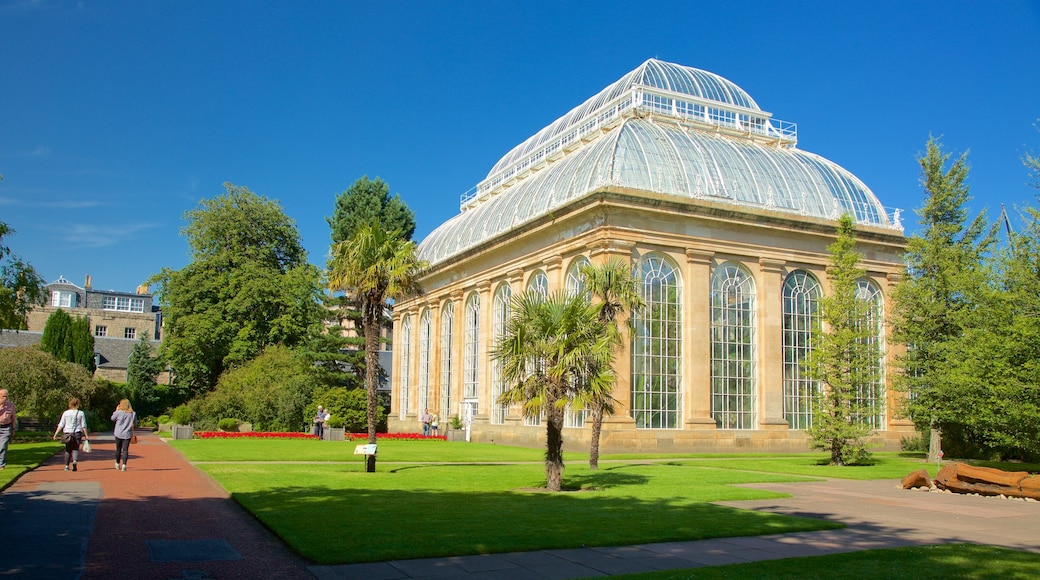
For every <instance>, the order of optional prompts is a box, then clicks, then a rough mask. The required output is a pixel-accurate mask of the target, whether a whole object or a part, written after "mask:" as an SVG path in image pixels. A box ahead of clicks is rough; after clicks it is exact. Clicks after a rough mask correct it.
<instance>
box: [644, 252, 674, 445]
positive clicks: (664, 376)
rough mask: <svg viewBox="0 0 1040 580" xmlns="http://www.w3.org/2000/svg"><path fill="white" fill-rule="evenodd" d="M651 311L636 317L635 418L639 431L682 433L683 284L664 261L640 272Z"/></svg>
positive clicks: (651, 260)
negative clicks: (667, 430) (674, 430)
mask: <svg viewBox="0 0 1040 580" xmlns="http://www.w3.org/2000/svg"><path fill="white" fill-rule="evenodd" d="M636 275H637V276H638V281H639V283H640V292H641V295H642V298H643V300H644V301H645V302H646V308H644V309H642V310H641V311H640V312H636V313H634V314H633V324H634V325H635V332H634V333H633V334H632V418H633V419H635V421H636V427H637V428H639V429H678V428H679V426H680V419H681V417H682V282H681V280H680V278H679V270H678V269H677V268H676V267H675V266H673V265H672V263H671V262H670V261H668V260H667V259H666V258H664V257H663V256H657V255H649V256H647V257H645V258H643V260H642V261H641V262H640V264H639V269H638V271H637V274H636Z"/></svg>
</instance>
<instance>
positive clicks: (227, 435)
mask: <svg viewBox="0 0 1040 580" xmlns="http://www.w3.org/2000/svg"><path fill="white" fill-rule="evenodd" d="M195 437H196V438H198V439H247V438H248V439H317V438H318V436H317V435H311V434H310V433H288V432H286V433H281V432H274V431H249V432H245V433H239V432H235V431H231V432H225V431H199V432H198V433H195Z"/></svg>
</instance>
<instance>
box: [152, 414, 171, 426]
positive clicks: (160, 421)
mask: <svg viewBox="0 0 1040 580" xmlns="http://www.w3.org/2000/svg"><path fill="white" fill-rule="evenodd" d="M171 421H172V419H170V416H169V415H159V418H158V419H156V420H155V423H156V424H157V425H165V424H167V423H169V422H171Z"/></svg>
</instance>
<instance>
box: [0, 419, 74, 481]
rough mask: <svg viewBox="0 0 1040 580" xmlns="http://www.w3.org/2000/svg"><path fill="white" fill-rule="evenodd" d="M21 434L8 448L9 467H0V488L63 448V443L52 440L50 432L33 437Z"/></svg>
mask: <svg viewBox="0 0 1040 580" xmlns="http://www.w3.org/2000/svg"><path fill="white" fill-rule="evenodd" d="M20 435H21V434H19V437H17V438H16V439H15V440H14V441H12V442H11V444H10V446H8V448H7V469H0V490H2V489H5V488H6V487H7V486H9V485H11V482H12V481H14V480H15V479H18V476H19V475H21V474H23V473H25V472H26V471H29V470H30V469H34V468H36V466H38V465H39V464H41V463H43V462H44V461H45V460H46V459H47V458H48V457H50V456H52V455H54V454H55V453H57V452H59V451H61V449H62V445H61V443H58V442H57V441H51V439H50V434H49V433H48V434H47V437H46V438H41V437H34V438H32V439H25V438H23V437H21V436H20Z"/></svg>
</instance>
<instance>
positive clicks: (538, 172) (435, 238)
mask: <svg viewBox="0 0 1040 580" xmlns="http://www.w3.org/2000/svg"><path fill="white" fill-rule="evenodd" d="M646 83H651V84H646ZM582 127H586V130H585V131H584V132H583V131H582V130H581V129H582ZM571 134H573V135H574V137H573V138H571V139H566V137H567V136H568V135H571ZM794 134H795V133H794V129H793V127H792V126H790V125H789V124H787V125H785V124H783V123H782V122H779V121H775V120H772V119H771V118H770V116H769V114H768V113H764V112H762V111H761V110H760V109H759V108H758V105H757V104H756V103H755V102H754V100H752V99H751V97H750V96H749V95H748V94H747V93H745V92H744V91H743V90H742V89H740V88H739V87H737V86H736V85H734V84H733V83H731V82H729V81H727V80H725V79H723V78H722V77H719V76H717V75H713V74H711V73H706V72H704V71H700V70H697V69H692V68H688V67H682V66H680V65H675V64H671V63H664V62H661V61H657V60H649V61H647V62H645V63H643V64H642V65H641V66H640V67H639V68H637V69H636V70H634V71H632V72H631V73H629V74H627V75H625V77H624V78H622V79H621V80H619V81H618V82H616V83H614V84H612V85H610V86H609V87H607V88H606V89H604V90H603V91H601V92H600V93H599V94H598V95H596V96H595V97H593V98H592V99H589V100H588V101H586V102H585V103H584V104H582V105H581V106H580V107H577V108H576V109H574V110H572V111H571V112H569V113H568V114H567V115H565V116H564V117H561V118H560V119H559V120H557V121H556V122H554V123H553V124H551V125H549V126H548V127H546V128H545V129H543V130H542V131H539V132H538V133H537V134H536V135H534V136H533V137H531V138H530V139H528V140H527V141H525V142H524V143H523V144H521V145H520V146H518V147H516V148H514V149H513V151H511V152H510V153H509V154H507V155H506V156H505V157H503V158H502V160H500V161H499V162H498V164H496V165H495V167H494V168H493V169H492V170H491V172H490V173H489V174H488V175H489V177H488V179H486V180H485V181H484V182H482V183H481V184H480V186H478V193H477V194H476V195H474V196H471V197H468V198H464V200H463V211H462V213H461V214H459V215H457V216H455V217H454V218H452V219H450V220H448V221H447V222H445V223H444V224H442V225H441V226H439V227H438V228H437V229H435V230H434V231H433V232H431V233H430V235H429V236H427V237H426V238H425V239H424V240H423V241H422V243H421V244H420V245H419V254H420V257H422V258H423V259H425V260H428V261H429V262H430V263H431V264H436V263H438V262H440V261H443V260H445V259H447V258H450V257H451V256H453V255H455V254H457V253H459V252H462V251H464V250H466V249H469V248H472V247H475V246H477V245H479V244H480V243H482V242H484V241H486V240H488V239H490V238H492V237H495V236H497V235H500V234H503V233H506V232H508V231H509V230H511V229H513V228H516V227H518V226H520V225H522V224H524V223H527V222H530V221H532V220H535V219H537V218H539V217H541V216H543V215H545V214H547V213H549V212H551V211H553V210H554V209H556V208H558V207H561V206H563V205H565V204H567V203H570V202H572V201H576V200H578V199H581V198H582V197H585V196H586V195H589V194H591V193H594V192H596V191H599V190H601V189H603V188H604V187H607V186H619V187H624V188H626V189H634V190H643V191H647V192H653V193H655V194H665V195H671V196H677V197H684V198H688V199H703V200H711V201H714V202H721V203H729V204H733V205H735V206H743V207H749V208H763V209H769V210H773V211H783V212H790V213H792V214H796V215H801V216H807V217H818V218H828V219H836V218H837V217H838V216H840V215H841V214H842V213H846V212H847V213H850V214H852V215H853V216H854V217H855V218H856V221H857V222H858V223H861V224H866V225H872V226H880V227H886V228H892V229H900V230H901V226H900V225H899V224H898V223H893V221H892V220H891V219H890V218H889V216H888V215H887V213H886V212H885V210H884V208H883V207H882V205H881V203H880V202H879V201H878V199H877V198H876V197H875V196H874V194H873V193H872V192H871V191H870V190H869V189H868V188H867V187H866V185H864V184H863V183H862V182H861V181H860V180H859V179H857V178H856V177H855V176H854V175H852V174H851V173H849V172H848V171H846V170H845V169H843V168H841V167H840V166H838V165H837V164H835V163H833V162H831V161H828V160H826V159H824V158H822V157H820V156H818V155H814V154H812V153H808V152H805V151H800V150H798V149H797V148H795V147H794V143H795V140H796V139H795V137H794Z"/></svg>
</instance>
